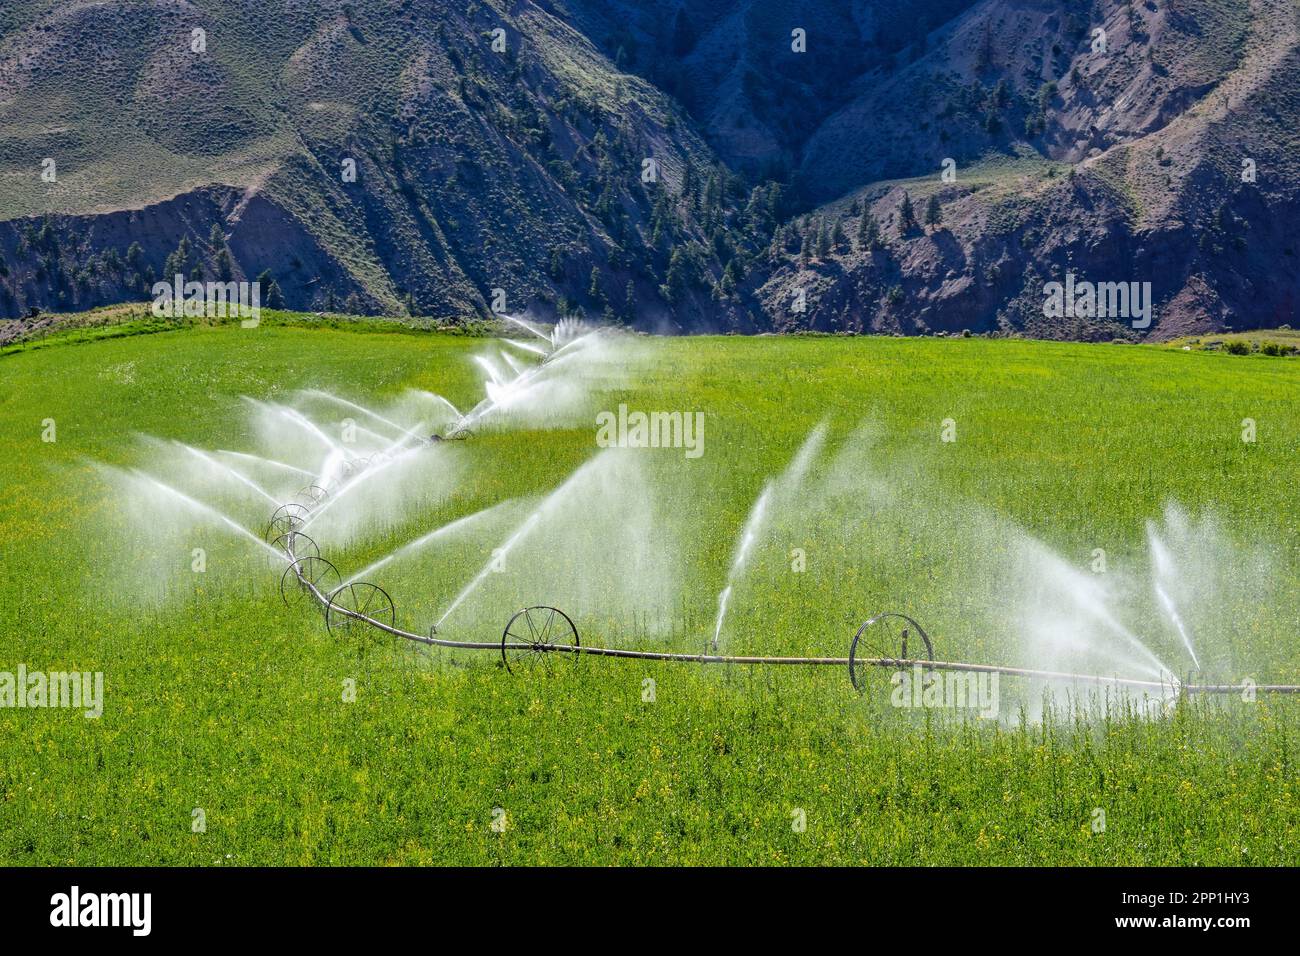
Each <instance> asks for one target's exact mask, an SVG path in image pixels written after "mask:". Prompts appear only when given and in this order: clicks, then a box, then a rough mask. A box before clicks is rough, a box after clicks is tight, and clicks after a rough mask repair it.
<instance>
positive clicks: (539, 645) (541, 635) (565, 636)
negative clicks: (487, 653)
mask: <svg viewBox="0 0 1300 956" xmlns="http://www.w3.org/2000/svg"><path fill="white" fill-rule="evenodd" d="M579 646H580V642H579V640H578V629H577V627H575V626H574V624H573V621H572V620H571V619H570V618H569V615H567V614H565V613H564V612H563V611H561V610H560V609H559V608H558V607H548V606H546V605H537V606H535V607H526V608H524V609H523V610H522V611H518V612H516V613H515V616H514V617H512V618H511V619H510V622H509V623H508V624H506V629H505V630H504V631H502V632H501V660H502V662H503V663H504V664H505V665H506V670H508V671H510V673H512V674H513V673H514V672H515V671H516V670H517V669H519V668H529V667H543V668H545V669H547V670H550V669H551V667H553V666H554V665H553V663H552V659H553V658H555V657H556V656H557V655H560V656H564V657H571V658H573V660H574V662H576V661H577V660H578V654H577V653H574V652H567V651H557V650H556V648H557V647H575V648H576V647H579Z"/></svg>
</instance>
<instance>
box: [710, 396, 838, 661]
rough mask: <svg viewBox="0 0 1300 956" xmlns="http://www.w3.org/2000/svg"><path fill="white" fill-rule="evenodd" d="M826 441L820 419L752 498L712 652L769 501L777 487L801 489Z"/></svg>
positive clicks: (720, 602)
mask: <svg viewBox="0 0 1300 956" xmlns="http://www.w3.org/2000/svg"><path fill="white" fill-rule="evenodd" d="M825 441H826V425H825V423H824V422H823V423H822V424H819V425H817V426H816V427H815V428H813V430H812V431H810V432H809V433H808V437H807V438H805V439H804V441H803V444H802V445H800V446H799V450H798V451H797V452H795V454H794V457H793V458H791V459H790V464H789V465H787V466H786V469H785V471H784V472H782V474H781V476H780V477H779V478H776V479H772V480H769V481H768V482H767V483H766V484H765V485H764V486H763V490H762V491H761V492H760V493H759V496H758V498H757V499H756V500H755V501H754V506H753V507H752V508H751V509H750V512H749V517H748V518H747V519H746V520H745V526H744V528H743V529H742V530H741V533H740V539H739V542H738V543H737V545H736V552H735V555H734V556H733V557H732V560H731V569H730V570H729V571H728V573H727V583H726V585H725V586H724V587H723V589H722V591H721V593H719V595H718V614H717V618H716V621H715V623H714V626H713V640H712V642H711V643H712V647H713V650H714V651H715V652H716V651H717V649H718V640H719V638H720V637H721V635H722V624H723V621H725V620H726V617H727V608H728V606H729V605H730V603H731V591H732V588H733V587H734V586H735V583H736V580H737V578H739V577H740V575H741V574H742V573H744V570H745V567H746V566H747V565H748V564H749V559H750V554H751V552H752V551H753V549H754V543H755V542H756V541H757V540H758V537H759V535H760V534H761V533H762V531H763V527H764V524H765V522H766V520H767V509H768V502H769V501H770V499H771V498H772V495H773V493H774V491H775V490H776V489H777V488H780V489H782V490H784V491H786V492H796V491H798V490H799V489H800V488H801V486H802V484H803V481H804V478H805V476H806V475H807V473H808V469H809V467H810V466H811V465H812V461H813V458H815V457H816V456H817V454H818V453H819V452H820V451H821V449H822V446H823V444H824V443H825Z"/></svg>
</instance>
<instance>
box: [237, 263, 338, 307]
mask: <svg viewBox="0 0 1300 956" xmlns="http://www.w3.org/2000/svg"><path fill="white" fill-rule="evenodd" d="M255 281H256V282H257V284H258V286H259V287H260V288H261V290H262V302H263V304H264V305H265V306H266V307H267V308H268V309H283V308H284V295H283V294H282V293H281V292H280V285H279V283H277V282H276V281H275V279H273V278H272V277H271V270H270V269H264V270H262V273H261V274H260V275H259V276H258V277H257V279H256V280H255ZM349 300H351V296H349Z"/></svg>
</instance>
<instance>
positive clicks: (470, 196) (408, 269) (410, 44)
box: [0, 0, 1300, 338]
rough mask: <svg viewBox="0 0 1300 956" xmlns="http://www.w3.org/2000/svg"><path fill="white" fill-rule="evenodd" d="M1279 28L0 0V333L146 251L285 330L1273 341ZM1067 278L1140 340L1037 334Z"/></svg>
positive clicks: (1019, 11) (1262, 0) (101, 294)
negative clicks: (336, 314) (255, 298)
mask: <svg viewBox="0 0 1300 956" xmlns="http://www.w3.org/2000/svg"><path fill="white" fill-rule="evenodd" d="M1296 16H1297V7H1296V3H1295V0H1142V2H1120V0H978V2H977V0H923V2H919V3H918V2H904V0H849V2H834V3H832V2H829V0H640V2H632V0H534V2H529V0H520V2H513V3H507V2H504V0H502V2H491V3H484V2H478V0H469V2H468V3H451V2H446V0H383V2H375V3H366V4H359V3H349V2H346V0H325V2H320V3H316V2H307V0H278V2H274V3H271V4H258V5H253V4H250V3H247V2H244V0H104V2H96V3H86V2H78V3H70V4H66V3H56V2H51V0H17V2H14V3H11V4H9V5H7V6H5V7H4V8H3V9H0V316H19V315H23V314H25V313H26V312H27V311H28V310H29V309H31V308H42V309H45V308H54V309H72V308H82V307H87V306H92V305H99V304H104V303H109V302H115V301H121V300H124V299H133V298H141V297H145V298H147V297H148V290H149V287H150V286H151V285H152V283H153V282H154V281H155V280H157V279H159V278H161V277H163V275H164V273H166V272H168V271H169V270H172V269H174V268H175V267H176V266H177V265H178V264H183V270H184V271H185V273H187V274H190V273H193V274H194V275H196V276H199V277H203V278H214V277H218V276H225V275H229V276H230V277H232V278H244V279H252V278H253V277H254V276H259V275H266V276H267V277H268V278H269V279H273V280H274V282H275V284H276V286H277V288H278V289H279V290H280V293H281V295H282V296H283V298H284V300H285V302H286V303H287V304H288V305H289V306H291V307H296V308H313V309H328V310H339V309H345V310H347V311H354V312H380V311H382V312H388V313H394V314H405V313H418V314H423V315H431V316H435V317H440V318H454V317H458V316H465V315H467V314H483V313H486V312H487V311H488V309H489V308H490V306H492V305H493V304H494V303H495V304H502V296H504V303H503V304H504V306H505V308H506V309H508V310H510V311H529V312H532V313H534V314H536V315H538V316H540V317H543V318H546V317H554V316H557V315H566V314H577V313H583V314H586V315H587V316H589V317H593V318H599V317H603V318H604V319H606V320H608V321H622V322H630V323H635V324H638V325H640V326H641V327H644V328H650V329H656V330H664V331H692V330H735V331H742V332H754V331H763V330H768V329H798V328H813V329H825V330H832V329H840V330H884V331H895V332H903V333H923V332H927V331H941V330H942V331H960V330H962V329H970V330H972V331H981V332H983V331H987V332H998V333H1001V332H1025V333H1028V334H1033V335H1041V336H1047V337H1078V338H1100V337H1105V338H1110V337H1116V336H1123V337H1126V338H1135V337H1140V336H1143V335H1156V336H1160V337H1169V336H1173V335H1178V334H1183V333H1186V332H1191V331H1198V330H1211V329H1219V328H1232V327H1249V326H1260V325H1280V324H1284V323H1289V322H1293V321H1294V320H1295V319H1296V318H1297V309H1298V305H1297V304H1298V303H1300V270H1297V269H1296V268H1295V264H1296V263H1295V256H1296V249H1295V244H1294V241H1293V240H1292V238H1291V231H1292V230H1291V226H1290V223H1291V221H1292V220H1293V219H1294V218H1295V217H1296V215H1297V213H1300V182H1298V180H1300V173H1297V171H1296V169H1295V162H1294V157H1295V156H1296V155H1297V145H1300V144H1297V142H1296V136H1297V133H1296V129H1297V122H1300V94H1297V92H1296V91H1297V90H1300V84H1298V83H1297V80H1298V79H1300V76H1297V56H1298V55H1300V53H1298V44H1297V27H1296V22H1297V21H1296ZM195 31H202V32H201V33H196V32H195ZM494 31H501V32H500V33H496V32H494ZM799 31H803V32H802V34H801V35H800V34H799ZM796 38H799V39H802V41H803V43H804V46H802V47H800V46H799V45H798V44H797V43H795V44H794V45H793V46H792V42H793V41H794V40H795V39H796ZM200 41H201V42H200ZM196 43H197V44H198V47H199V48H196ZM47 160H50V161H53V163H54V169H56V170H57V177H56V181H53V182H51V181H47V179H46V178H43V176H42V174H43V173H44V172H46V171H47V169H46V166H47V163H46V161H47ZM1251 164H1253V165H1251ZM1247 167H1249V168H1250V170H1251V172H1250V174H1247V173H1246V172H1245V171H1246V169H1247ZM945 169H946V170H948V172H949V175H947V176H941V173H943V171H944V170H945ZM352 173H355V175H354V176H353V175H351V174H352ZM905 201H906V204H910V205H911V207H912V208H913V214H912V215H913V217H914V219H915V222H908V223H906V224H904V223H902V222H901V219H902V218H903V214H902V209H903V207H904V205H905ZM864 213H866V215H867V216H868V217H869V218H870V219H871V220H873V221H874V223H875V226H876V228H877V229H878V231H879V239H878V241H864V240H863V239H861V238H859V233H860V231H861V230H862V228H863V226H864V222H863V219H864ZM927 219H929V220H930V221H928V222H927V221H926V220H927ZM904 225H906V228H903V227H904ZM214 227H215V228H214ZM178 247H179V249H178ZM1070 275H1073V276H1074V277H1075V278H1077V279H1078V280H1079V281H1089V282H1107V283H1118V282H1123V283H1134V282H1136V283H1143V282H1149V283H1151V289H1150V292H1151V298H1152V300H1153V306H1154V308H1153V311H1152V321H1151V324H1150V326H1149V327H1143V324H1142V322H1141V321H1139V322H1138V325H1137V326H1136V327H1135V325H1134V323H1133V320H1132V317H1131V316H1127V315H1123V316H1117V317H1110V318H1098V317H1093V316H1082V317H1076V316H1072V315H1055V314H1052V315H1049V314H1046V313H1045V307H1044V305H1045V303H1044V299H1045V290H1046V289H1047V288H1049V286H1048V284H1049V283H1052V282H1065V281H1066V280H1067V277H1068V276H1070ZM1048 311H1050V310H1048Z"/></svg>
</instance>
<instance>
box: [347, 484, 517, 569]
mask: <svg viewBox="0 0 1300 956" xmlns="http://www.w3.org/2000/svg"><path fill="white" fill-rule="evenodd" d="M514 503H515V502H514V499H513V498H512V499H507V500H506V501H500V502H497V503H496V504H494V505H488V506H487V507H486V508H482V509H480V510H478V511H475V512H474V513H473V514H468V515H465V516H464V517H461V518H457V519H455V520H454V521H449V522H447V523H446V524H444V525H441V526H439V527H437V528H434V529H433V530H432V531H429V532H426V533H425V534H422V535H420V536H419V537H418V538H416V539H414V540H413V541H408V542H406V544H403V545H400V546H399V547H397V548H395V549H393V550H392V551H390V552H389V553H388V554H386V555H384V556H383V557H382V558H380V559H378V560H377V561H372V562H371V563H370V564H368V565H366V566H365V567H364V568H362V569H361V570H360V571H358V572H357V573H356V574H354V575H352V577H350V578H348V579H347V580H345V581H344V582H343V583H344V584H345V585H346V584H352V583H353V582H354V581H361V580H364V579H367V578H369V577H370V575H372V574H374V573H375V572H376V571H378V570H379V569H380V568H383V567H386V566H387V565H389V564H392V563H393V562H394V561H399V560H401V559H402V558H406V557H410V556H413V555H416V554H419V553H420V552H421V551H423V550H424V549H425V548H427V547H428V546H429V545H430V544H432V543H433V542H434V541H437V540H440V539H442V538H446V537H450V536H451V535H454V534H458V533H461V532H465V531H468V530H469V529H471V528H472V527H474V526H475V525H476V524H478V523H479V522H480V521H482V520H483V519H485V518H488V517H490V516H492V515H494V514H496V513H498V512H499V511H501V510H502V509H504V508H507V507H509V506H511V505H513V504H514Z"/></svg>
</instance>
